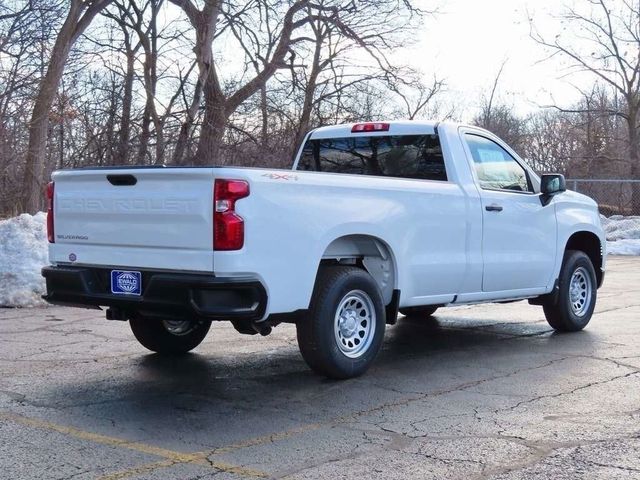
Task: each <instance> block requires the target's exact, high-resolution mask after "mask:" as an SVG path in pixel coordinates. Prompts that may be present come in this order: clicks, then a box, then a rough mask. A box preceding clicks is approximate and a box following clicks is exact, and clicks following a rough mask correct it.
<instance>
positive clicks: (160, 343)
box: [129, 315, 211, 355]
mask: <svg viewBox="0 0 640 480" xmlns="http://www.w3.org/2000/svg"><path fill="white" fill-rule="evenodd" d="M129 325H130V326H131V331H132V332H133V335H134V336H135V337H136V339H137V340H138V342H140V344H142V346H143V347H146V348H148V349H149V350H151V351H153V352H157V353H161V354H167V355H179V354H182V353H187V352H189V351H190V350H193V349H194V348H196V347H197V346H198V345H200V343H201V342H202V340H204V337H206V335H207V332H209V327H211V322H209V321H202V322H200V321H197V320H156V319H150V318H145V317H142V316H139V315H137V316H135V317H132V318H131V319H130V320H129Z"/></svg>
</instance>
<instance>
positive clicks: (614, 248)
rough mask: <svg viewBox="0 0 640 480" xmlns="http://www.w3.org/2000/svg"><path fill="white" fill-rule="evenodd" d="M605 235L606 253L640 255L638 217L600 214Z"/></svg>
mask: <svg viewBox="0 0 640 480" xmlns="http://www.w3.org/2000/svg"><path fill="white" fill-rule="evenodd" d="M600 220H601V221H602V227H603V228H604V231H605V234H606V236H607V253H609V254H611V255H640V217H624V216H622V215H613V216H611V217H609V218H607V217H605V216H603V215H600Z"/></svg>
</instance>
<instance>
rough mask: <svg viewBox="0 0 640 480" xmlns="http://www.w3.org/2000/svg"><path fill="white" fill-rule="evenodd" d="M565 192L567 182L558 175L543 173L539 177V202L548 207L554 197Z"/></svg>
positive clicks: (562, 176)
mask: <svg viewBox="0 0 640 480" xmlns="http://www.w3.org/2000/svg"><path fill="white" fill-rule="evenodd" d="M566 190H567V181H566V180H565V179H564V175H561V174H559V173H545V174H543V175H542V177H540V193H542V195H540V201H541V202H542V205H543V206H545V205H548V204H549V202H550V201H551V198H553V196H554V195H557V194H558V193H562V192H564V191H566Z"/></svg>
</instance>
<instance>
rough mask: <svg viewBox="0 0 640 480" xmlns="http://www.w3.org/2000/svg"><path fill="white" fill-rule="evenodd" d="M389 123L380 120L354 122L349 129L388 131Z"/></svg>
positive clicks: (357, 131) (353, 130)
mask: <svg viewBox="0 0 640 480" xmlns="http://www.w3.org/2000/svg"><path fill="white" fill-rule="evenodd" d="M388 131H389V124H388V123H380V122H370V123H356V124H355V125H354V126H353V128H352V129H351V133H366V132H388Z"/></svg>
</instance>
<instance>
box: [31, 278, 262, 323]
mask: <svg viewBox="0 0 640 480" xmlns="http://www.w3.org/2000/svg"><path fill="white" fill-rule="evenodd" d="M122 270H126V268H122ZM136 270H140V269H136ZM141 273H142V294H141V295H140V296H132V295H118V294H113V293H111V284H110V282H111V280H110V278H111V277H110V274H111V269H106V268H88V267H62V266H56V267H54V266H50V267H44V268H43V269H42V276H43V277H44V278H45V279H46V281H47V293H46V295H43V297H42V298H44V299H45V300H46V301H47V302H49V303H53V304H57V305H69V306H79V307H113V308H118V309H120V310H122V311H124V312H127V313H138V314H141V315H146V316H155V317H163V318H199V319H206V320H236V319H237V320H252V321H257V320H260V319H261V318H262V317H263V316H264V313H265V309H266V306H267V292H266V290H265V288H264V286H263V285H262V283H260V282H259V281H258V280H257V279H255V278H230V277H229V278H222V277H215V276H213V275H209V274H192V273H170V272H158V271H149V270H141Z"/></svg>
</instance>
